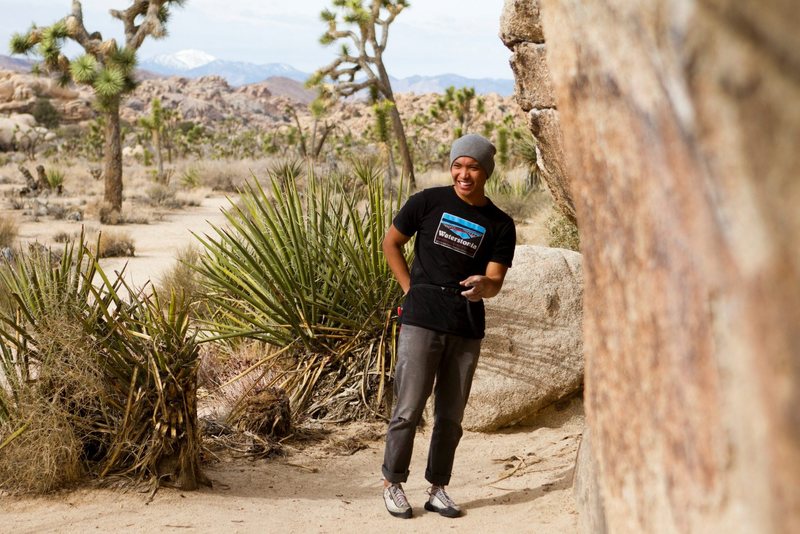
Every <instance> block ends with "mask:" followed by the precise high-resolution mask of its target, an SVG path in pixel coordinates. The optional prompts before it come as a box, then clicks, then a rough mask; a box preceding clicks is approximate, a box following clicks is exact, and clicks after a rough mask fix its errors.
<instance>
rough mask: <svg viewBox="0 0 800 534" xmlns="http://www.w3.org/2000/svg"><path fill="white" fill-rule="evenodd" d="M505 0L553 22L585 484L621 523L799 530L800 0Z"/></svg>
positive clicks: (548, 29)
mask: <svg viewBox="0 0 800 534" xmlns="http://www.w3.org/2000/svg"><path fill="white" fill-rule="evenodd" d="M522 6H526V7H524V9H522ZM531 6H536V8H534V7H531ZM506 8H507V10H512V14H511V15H510V17H508V16H507V17H505V18H506V19H508V18H511V19H513V20H514V24H513V25H509V24H507V23H506V24H505V26H504V28H505V29H506V30H507V33H512V32H514V31H516V32H517V33H519V30H518V29H516V28H526V27H527V28H534V27H538V26H541V27H542V29H543V34H544V37H545V41H546V43H547V46H546V62H547V67H548V70H549V76H550V80H551V82H552V88H553V95H554V99H555V104H556V107H557V109H558V119H559V121H560V123H561V130H562V132H563V148H564V154H565V160H564V162H565V169H566V170H567V175H568V176H569V181H568V190H569V191H570V192H571V194H572V198H573V199H574V203H575V212H576V215H577V219H578V225H579V228H580V230H581V248H582V252H583V254H584V259H583V265H584V278H585V291H584V348H585V356H586V377H585V385H586V395H585V400H586V413H587V425H588V426H589V427H590V429H591V442H592V447H591V449H592V451H593V459H594V461H595V462H596V472H597V488H598V491H599V493H600V494H601V497H602V498H601V499H584V500H582V501H581V502H583V503H592V502H594V503H598V502H602V510H600V512H602V513H592V514H591V516H592V517H594V518H598V517H600V518H602V517H604V521H605V525H606V526H607V528H608V531H609V532H748V533H749V532H759V533H789V532H800V484H798V480H800V409H798V406H800V358H799V357H798V350H800V306H798V303H800V247H798V243H800V210H799V209H798V206H800V180H798V177H797V173H798V169H800V151H798V150H797V140H798V139H800V33H798V32H797V27H798V15H797V14H798V11H797V9H796V6H794V5H793V3H792V2H789V1H781V0H770V1H762V2H755V1H749V2H747V1H746V2H732V1H729V0H694V1H692V0H679V1H666V0H647V1H643V2H621V1H619V0H606V1H601V2H580V1H578V0H537V1H529V2H521V1H516V0H507V2H506ZM525 17H527V18H525ZM523 19H524V20H523ZM501 33H502V32H501ZM519 46H520V45H517V48H519ZM523 65H524V68H525V69H531V67H529V66H528V63H524V64H523V63H519V62H518V66H523ZM518 68H519V67H518ZM532 70H537V69H532ZM539 70H540V69H539ZM526 72H527V70H526ZM517 75H518V76H520V77H524V76H525V75H526V74H525V73H520V72H518V73H517ZM529 85H530V84H527V83H525V82H523V83H521V84H520V85H518V87H521V88H522V89H524V88H525V87H528V86H529ZM522 100H523V101H524V98H523V99H522ZM590 505H591V504H590ZM595 506H598V505H597V504H595ZM587 512H591V510H587V509H586V507H584V509H583V510H581V513H582V514H585V513H587ZM594 512H598V510H594ZM583 524H591V521H584V522H583Z"/></svg>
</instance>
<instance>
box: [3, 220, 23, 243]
mask: <svg viewBox="0 0 800 534" xmlns="http://www.w3.org/2000/svg"><path fill="white" fill-rule="evenodd" d="M18 234H19V224H17V221H15V220H14V219H13V218H11V217H7V216H4V215H0V248H5V247H13V246H14V242H15V241H16V240H17V235H18Z"/></svg>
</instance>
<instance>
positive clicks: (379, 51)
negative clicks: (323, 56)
mask: <svg viewBox="0 0 800 534" xmlns="http://www.w3.org/2000/svg"><path fill="white" fill-rule="evenodd" d="M332 3H333V8H334V10H330V9H326V10H324V11H323V12H322V14H321V16H322V20H323V21H324V22H326V23H327V24H328V30H327V31H326V32H325V33H324V34H323V35H322V37H321V38H320V42H321V43H322V44H324V45H329V44H332V43H334V42H336V41H339V40H344V41H345V42H344V43H342V47H341V50H340V51H339V56H338V57H337V58H336V59H335V60H334V61H333V62H332V63H330V64H329V65H327V66H325V67H322V68H321V69H319V70H318V71H317V72H315V73H314V75H313V76H312V77H311V78H310V79H309V81H308V84H309V85H322V86H323V88H324V89H325V90H327V91H330V92H331V93H333V94H334V95H337V96H350V95H353V94H355V93H358V92H359V91H362V90H364V89H369V88H370V87H374V88H375V89H376V90H377V92H378V94H379V96H380V98H381V99H383V100H387V101H388V102H390V103H391V104H392V105H391V107H388V111H389V115H390V117H391V119H392V129H393V130H394V135H395V138H396V139H397V145H398V146H399V148H400V155H401V157H402V160H403V173H404V174H405V175H406V176H407V177H408V179H409V180H410V182H411V186H412V187H413V186H414V164H413V162H412V160H411V152H410V151H409V149H408V141H407V140H406V133H405V129H404V127H403V121H402V119H401V118H400V112H399V111H398V110H397V106H396V105H395V99H394V93H393V92H392V84H391V82H390V81H389V74H388V73H387V71H386V66H385V65H384V62H383V53H384V51H385V50H386V42H387V40H388V38H389V26H390V25H391V24H392V22H394V20H395V18H396V17H397V15H399V14H400V12H402V11H403V9H405V8H406V7H408V5H409V4H408V2H407V1H405V0H371V2H370V3H369V5H368V6H366V7H365V6H364V1H363V0H333V2H332ZM337 12H338V13H337ZM340 14H341V18H340V17H339V15H340ZM340 24H343V25H345V26H346V27H347V29H340ZM348 40H349V41H350V44H352V45H353V47H354V49H353V50H351V48H350V46H349V45H348V43H347V41H348ZM356 76H359V79H356ZM326 79H329V80H330V81H331V82H332V83H330V84H325V83H324V80H326Z"/></svg>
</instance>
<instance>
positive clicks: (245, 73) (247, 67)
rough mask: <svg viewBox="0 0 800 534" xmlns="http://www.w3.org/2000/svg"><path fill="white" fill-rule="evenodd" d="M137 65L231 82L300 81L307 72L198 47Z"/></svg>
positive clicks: (188, 75)
mask: <svg viewBox="0 0 800 534" xmlns="http://www.w3.org/2000/svg"><path fill="white" fill-rule="evenodd" d="M139 67H141V68H142V69H145V70H148V71H151V72H155V73H158V74H164V75H167V76H173V75H175V76H185V77H187V78H199V77H200V76H209V75H212V74H215V75H217V76H222V77H223V78H225V79H226V80H227V81H228V83H229V84H231V85H234V86H236V85H244V84H248V83H257V82H261V81H264V80H266V79H267V78H271V77H272V76H282V77H284V78H290V79H292V80H296V81H298V82H304V81H305V80H306V79H307V78H308V77H309V75H310V74H309V73H307V72H301V71H299V70H297V69H295V68H294V67H292V66H291V65H287V64H285V63H266V64H263V65H258V64H255V63H248V62H245V61H228V60H223V59H217V58H215V57H214V56H212V55H211V54H207V53H205V52H203V51H201V50H181V51H180V52H175V53H174V54H162V55H159V56H155V57H152V58H149V59H146V60H145V61H142V62H141V63H139Z"/></svg>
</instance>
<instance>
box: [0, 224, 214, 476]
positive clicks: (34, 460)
mask: <svg viewBox="0 0 800 534" xmlns="http://www.w3.org/2000/svg"><path fill="white" fill-rule="evenodd" d="M123 290H126V292H127V294H126V295H124V296H123V295H122V293H123ZM2 293H9V294H12V295H14V301H15V305H14V307H13V309H11V310H5V309H0V370H1V371H2V376H3V377H4V378H3V380H2V381H0V435H2V436H3V437H4V439H3V440H2V441H1V442H0V452H2V454H0V489H3V490H6V491H11V492H30V491H48V490H51V489H56V488H57V487H60V486H62V485H64V484H67V483H69V482H71V481H73V480H75V479H76V478H77V477H79V476H81V475H83V474H88V475H91V476H95V477H105V476H112V475H114V476H121V477H125V478H127V479H129V480H133V481H137V480H150V481H151V482H152V484H154V485H156V486H157V485H158V484H161V483H164V482H167V483H172V484H174V485H177V486H179V487H183V488H186V489H194V488H196V487H197V484H198V483H200V482H204V481H205V478H204V477H203V476H202V474H201V473H200V470H199V434H198V429H197V413H196V374H197V364H198V353H199V351H198V347H197V343H196V341H195V334H194V333H193V332H192V331H191V330H190V329H189V320H188V309H187V308H185V307H181V306H180V304H179V303H177V302H176V301H175V300H170V301H168V302H164V303H162V302H161V301H159V299H158V295H157V294H154V295H153V296H152V297H147V296H144V295H143V294H142V292H140V291H135V290H133V289H131V288H128V287H127V286H125V282H124V280H123V279H122V278H121V275H117V276H116V277H109V276H108V275H106V274H105V273H104V272H103V271H102V270H101V269H100V268H99V266H98V265H97V262H96V261H95V259H94V257H93V256H92V255H91V253H90V251H89V249H88V247H87V246H86V245H85V243H84V242H83V237H82V236H81V238H80V239H79V240H78V241H77V243H76V242H73V243H69V244H67V245H66V246H65V247H64V250H63V252H62V253H61V254H58V255H56V254H49V253H45V254H42V253H31V254H25V255H21V256H20V257H19V258H18V259H17V260H16V261H15V263H14V264H13V265H7V266H6V268H4V269H0V294H2ZM134 401H135V402H134Z"/></svg>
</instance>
